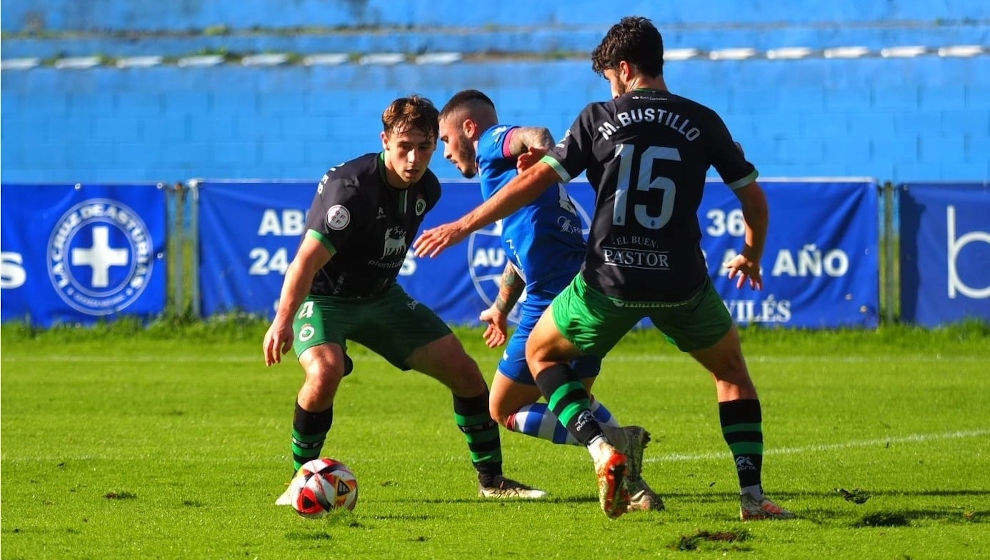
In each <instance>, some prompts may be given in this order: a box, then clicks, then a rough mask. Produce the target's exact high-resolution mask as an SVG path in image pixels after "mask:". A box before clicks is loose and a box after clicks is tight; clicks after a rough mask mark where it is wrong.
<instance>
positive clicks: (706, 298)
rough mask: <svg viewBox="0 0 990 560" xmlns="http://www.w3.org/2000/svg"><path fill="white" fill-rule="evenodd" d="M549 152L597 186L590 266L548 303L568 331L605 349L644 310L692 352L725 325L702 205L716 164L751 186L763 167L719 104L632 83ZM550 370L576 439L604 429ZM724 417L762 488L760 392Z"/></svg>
mask: <svg viewBox="0 0 990 560" xmlns="http://www.w3.org/2000/svg"><path fill="white" fill-rule="evenodd" d="M542 161H543V162H545V163H547V164H549V165H550V166H551V167H553V169H554V170H555V171H556V172H557V174H558V175H560V178H561V180H563V181H565V182H566V181H568V180H570V178H572V177H576V176H577V175H579V174H581V173H582V172H586V173H587V176H588V180H589V181H590V183H591V185H592V187H593V188H594V189H595V191H596V199H595V215H594V218H593V220H592V227H591V235H590V239H589V241H588V250H587V253H586V257H585V262H584V265H583V267H582V269H581V272H580V273H579V274H578V276H577V277H576V278H575V279H574V281H573V282H572V283H571V285H570V286H568V287H567V288H566V289H565V290H564V291H562V292H561V293H560V294H559V295H558V296H557V297H556V299H554V300H553V303H552V310H553V319H554V322H555V323H556V325H557V328H558V329H559V330H560V332H561V333H562V334H563V335H564V337H566V338H567V339H568V340H570V341H571V342H572V343H573V344H574V345H575V346H576V347H577V348H578V349H580V350H581V351H582V352H584V353H587V354H594V355H598V356H604V355H605V354H606V353H607V352H608V351H609V350H610V349H611V348H612V347H613V346H614V345H615V344H616V343H617V342H618V341H619V339H620V338H622V336H623V335H625V333H626V332H628V331H629V329H631V328H632V327H633V326H634V325H635V324H636V323H637V322H639V320H641V319H642V318H644V317H649V318H650V319H651V321H652V322H653V324H654V325H655V326H656V327H657V328H658V329H660V330H661V331H662V332H663V333H664V334H665V335H666V336H667V338H668V339H670V340H671V341H672V342H674V344H676V345H677V347H678V348H679V349H681V350H682V351H685V352H689V351H693V350H700V349H704V348H708V347H711V346H712V345H714V344H715V343H717V342H718V341H719V340H721V339H722V338H723V337H724V336H725V335H726V333H727V332H729V330H730V329H731V328H732V319H731V317H730V316H729V313H728V311H727V310H726V308H725V305H724V304H723V303H722V299H721V298H720V297H719V295H718V294H717V293H716V292H715V290H714V288H713V287H712V283H711V280H710V278H709V277H708V268H707V265H706V263H705V257H704V255H703V253H702V252H701V244H700V242H701V228H700V226H699V224H698V216H697V212H698V206H699V205H700V204H701V197H702V193H703V189H704V186H705V175H706V174H707V172H708V169H709V168H710V167H711V166H714V167H715V169H716V170H717V171H718V173H719V175H720V176H721V177H722V180H723V181H724V182H725V183H726V184H727V185H728V186H729V187H730V188H732V189H738V188H742V187H745V186H747V185H749V184H751V183H752V182H753V181H754V180H755V179H756V177H757V172H756V169H755V168H754V167H753V164H751V163H750V162H748V161H746V158H745V156H744V155H743V152H742V149H741V148H740V147H739V145H738V144H737V143H736V142H734V141H733V140H732V136H731V135H730V134H729V131H728V129H727V128H726V126H725V124H724V123H723V122H722V119H721V118H720V117H719V116H718V114H716V113H715V112H714V111H712V110H711V109H709V108H707V107H705V106H703V105H700V104H698V103H696V102H694V101H691V100H689V99H685V98H683V97H680V96H677V95H673V94H671V93H669V92H666V91H658V90H645V89H640V90H635V91H631V92H628V93H625V94H623V95H621V96H619V97H617V98H615V99H613V100H612V101H607V102H603V103H592V104H590V105H588V106H587V107H585V109H584V110H583V111H582V112H581V114H580V115H579V116H578V118H577V120H576V121H575V122H574V124H573V125H572V126H571V128H570V130H568V131H567V134H566V136H565V137H564V139H563V140H561V142H560V143H559V144H557V145H556V146H555V147H554V148H553V149H552V150H550V152H549V153H548V154H547V155H546V156H545V157H544V158H543V160H542ZM544 373H545V374H547V375H545V376H544V375H541V377H545V381H543V382H541V381H540V380H539V378H538V380H537V384H539V385H540V389H541V390H542V391H543V393H544V394H545V395H549V394H565V395H566V396H565V398H561V399H558V401H559V404H558V408H559V409H560V410H561V413H562V414H563V413H567V414H569V415H570V416H569V417H568V422H569V423H568V424H566V425H567V426H568V429H569V430H571V432H572V433H574V434H575V437H583V438H584V439H585V440H587V441H590V440H591V439H592V438H593V437H595V436H597V435H599V434H600V433H601V432H600V430H598V429H596V427H595V426H594V425H592V423H590V422H587V421H585V419H586V418H589V417H590V416H589V415H590V412H588V411H587V407H586V406H584V405H583V403H584V402H585V400H586V399H587V394H586V393H585V392H584V391H583V390H582V387H580V386H579V385H578V384H577V379H576V377H574V376H573V374H572V373H571V372H569V371H567V368H566V365H562V364H558V365H555V366H552V367H551V368H548V369H547V370H546V371H545V372H544ZM719 418H720V421H721V424H722V429H723V435H724V437H725V440H726V442H727V443H728V444H729V446H730V449H731V451H732V454H733V457H734V458H735V462H736V470H737V474H738V477H739V483H740V487H742V488H743V491H744V492H752V493H754V494H756V493H758V494H759V495H760V496H762V490H761V489H760V469H761V467H762V453H763V433H762V428H761V422H762V416H761V412H760V404H759V401H758V400H756V399H739V400H734V401H727V402H720V403H719ZM562 422H563V418H562ZM589 426H590V427H589ZM582 432H583V434H582Z"/></svg>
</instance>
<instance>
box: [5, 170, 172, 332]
mask: <svg viewBox="0 0 990 560" xmlns="http://www.w3.org/2000/svg"><path fill="white" fill-rule="evenodd" d="M2 198H3V203H2V204H0V213H2V220H3V226H2V227H3V229H2V232H3V239H2V242H0V245H2V268H0V294H2V296H0V297H2V299H3V301H2V305H0V307H2V310H3V311H2V319H3V320H4V321H8V320H27V321H30V322H31V324H33V325H38V326H44V327H47V326H51V325H53V324H56V323H84V324H88V323H93V322H96V321H98V320H108V319H114V318H116V317H120V316H139V317H144V318H147V317H151V316H154V315H158V314H160V313H161V312H162V311H164V309H165V284H166V275H165V247H166V239H165V223H166V216H165V190H164V188H163V186H162V185H161V184H138V185H3V187H2Z"/></svg>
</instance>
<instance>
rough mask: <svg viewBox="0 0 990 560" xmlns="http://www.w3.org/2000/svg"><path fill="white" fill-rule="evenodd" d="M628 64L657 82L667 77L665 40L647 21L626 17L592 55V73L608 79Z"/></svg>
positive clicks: (614, 27)
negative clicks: (664, 56) (664, 57)
mask: <svg viewBox="0 0 990 560" xmlns="http://www.w3.org/2000/svg"><path fill="white" fill-rule="evenodd" d="M623 60H625V61H626V62H628V63H630V64H634V65H635V66H636V68H638V69H639V71H640V72H642V73H644V74H646V75H648V76H650V77H653V78H656V77H657V76H659V75H660V74H663V39H662V38H661V37H660V32H659V31H657V28H656V27H654V26H653V22H651V21H650V20H649V19H647V18H645V17H624V18H622V20H620V21H619V23H617V24H615V25H613V26H612V28H611V29H609V30H608V33H606V34H605V38H604V39H602V42H601V43H599V44H598V46H597V47H595V50H594V51H592V53H591V69H592V70H594V71H595V73H596V74H601V75H604V74H605V71H606V70H613V69H615V68H618V67H619V62H621V61H623Z"/></svg>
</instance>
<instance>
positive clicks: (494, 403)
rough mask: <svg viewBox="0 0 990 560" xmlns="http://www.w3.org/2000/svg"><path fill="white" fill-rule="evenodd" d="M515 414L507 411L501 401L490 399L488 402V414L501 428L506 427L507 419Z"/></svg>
mask: <svg viewBox="0 0 990 560" xmlns="http://www.w3.org/2000/svg"><path fill="white" fill-rule="evenodd" d="M515 412H516V411H515V410H509V409H508V407H507V406H506V403H505V401H503V400H502V399H492V400H491V401H489V402H488V414H489V415H490V416H491V417H492V420H494V421H496V422H498V424H499V425H500V426H502V427H506V428H507V427H508V422H509V417H510V416H512V414H513V413H515Z"/></svg>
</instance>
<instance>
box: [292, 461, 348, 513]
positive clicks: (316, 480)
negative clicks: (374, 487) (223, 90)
mask: <svg viewBox="0 0 990 560" xmlns="http://www.w3.org/2000/svg"><path fill="white" fill-rule="evenodd" d="M289 486H290V487H291V488H292V494H291V496H292V508H293V509H295V510H296V513H298V514H299V515H301V516H303V517H323V516H324V515H326V514H328V513H330V511H332V510H335V509H340V508H347V509H354V506H355V505H356V504H357V493H358V486H357V479H356V478H355V477H354V473H352V472H351V470H350V469H349V468H347V465H345V464H343V463H341V462H340V461H335V460H334V459H313V460H312V461H309V462H307V463H306V464H304V465H303V466H301V467H299V471H298V472H297V473H296V476H295V478H293V479H292V482H291V483H290V484H289Z"/></svg>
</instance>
